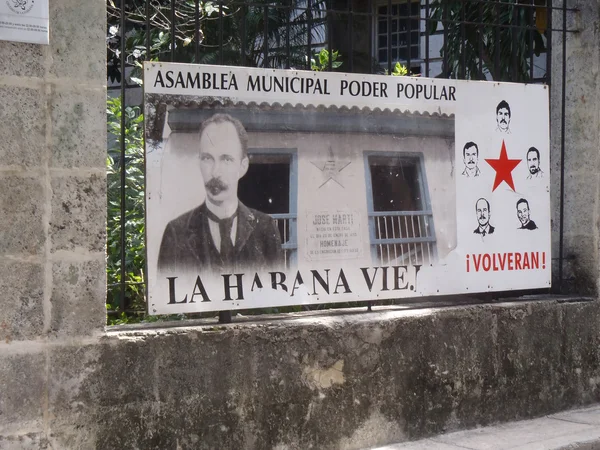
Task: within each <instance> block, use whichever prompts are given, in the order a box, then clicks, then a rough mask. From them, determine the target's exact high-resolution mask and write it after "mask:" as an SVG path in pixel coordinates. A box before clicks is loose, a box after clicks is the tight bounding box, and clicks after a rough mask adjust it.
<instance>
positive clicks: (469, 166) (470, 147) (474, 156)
mask: <svg viewBox="0 0 600 450" xmlns="http://www.w3.org/2000/svg"><path fill="white" fill-rule="evenodd" d="M463 162H464V163H465V170H463V172H462V175H463V176H464V177H468V178H471V177H478V176H479V174H480V173H481V172H480V170H479V166H478V162H479V147H477V144H476V143H475V142H467V143H466V144H465V146H464V147H463Z"/></svg>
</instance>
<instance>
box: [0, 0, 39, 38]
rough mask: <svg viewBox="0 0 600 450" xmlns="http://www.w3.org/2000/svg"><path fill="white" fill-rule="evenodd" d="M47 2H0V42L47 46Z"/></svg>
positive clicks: (24, 0)
mask: <svg viewBox="0 0 600 450" xmlns="http://www.w3.org/2000/svg"><path fill="white" fill-rule="evenodd" d="M48 17H49V14H48V0H0V40H3V41H17V42H29V43H32V44H45V45H48Z"/></svg>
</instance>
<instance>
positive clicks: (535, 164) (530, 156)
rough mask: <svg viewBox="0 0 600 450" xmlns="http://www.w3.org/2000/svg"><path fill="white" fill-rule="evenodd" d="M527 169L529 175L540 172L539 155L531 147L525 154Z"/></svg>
mask: <svg viewBox="0 0 600 450" xmlns="http://www.w3.org/2000/svg"><path fill="white" fill-rule="evenodd" d="M527 167H528V168H529V173H530V174H531V175H535V174H536V173H538V172H539V171H540V153H539V152H538V151H537V149H535V148H533V147H532V148H530V149H529V151H528V152H527Z"/></svg>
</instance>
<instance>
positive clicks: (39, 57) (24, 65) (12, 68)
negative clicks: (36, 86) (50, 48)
mask: <svg viewBox="0 0 600 450" xmlns="http://www.w3.org/2000/svg"><path fill="white" fill-rule="evenodd" d="M0 61H2V62H3V64H1V65H0V76H4V75H8V76H11V75H12V76H19V77H39V78H42V77H43V76H44V46H42V45H33V44H24V43H22V42H9V41H0Z"/></svg>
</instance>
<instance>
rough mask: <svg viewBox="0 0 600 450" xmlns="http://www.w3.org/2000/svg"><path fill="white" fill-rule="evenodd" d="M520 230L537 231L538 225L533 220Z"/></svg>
mask: <svg viewBox="0 0 600 450" xmlns="http://www.w3.org/2000/svg"><path fill="white" fill-rule="evenodd" d="M519 229H520V230H537V225H536V224H535V222H534V221H533V220H530V221H529V222H527V225H525V226H521V227H520V228H519Z"/></svg>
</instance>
